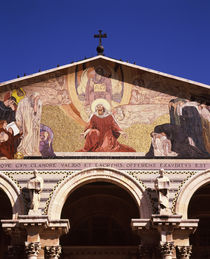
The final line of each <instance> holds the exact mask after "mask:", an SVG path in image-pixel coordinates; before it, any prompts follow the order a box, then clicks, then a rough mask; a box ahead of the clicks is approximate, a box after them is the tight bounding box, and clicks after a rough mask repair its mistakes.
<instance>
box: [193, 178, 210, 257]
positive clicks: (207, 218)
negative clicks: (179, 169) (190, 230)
mask: <svg viewBox="0 0 210 259" xmlns="http://www.w3.org/2000/svg"><path fill="white" fill-rule="evenodd" d="M209 204H210V183H208V184H206V185H203V186H202V187H200V188H199V189H198V190H197V191H196V192H195V193H194V194H193V196H192V198H191V200H190V203H189V207H188V218H193V219H196V218H197V219H199V223H198V228H197V230H196V232H195V233H194V234H193V235H192V236H191V238H190V242H191V244H192V245H193V253H192V257H191V258H192V259H200V258H205V259H210V206H209Z"/></svg>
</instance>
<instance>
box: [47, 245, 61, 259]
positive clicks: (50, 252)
mask: <svg viewBox="0 0 210 259" xmlns="http://www.w3.org/2000/svg"><path fill="white" fill-rule="evenodd" d="M45 255H46V256H47V258H59V257H60V255H61V246H45Z"/></svg>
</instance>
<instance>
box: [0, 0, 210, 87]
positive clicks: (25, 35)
mask: <svg viewBox="0 0 210 259" xmlns="http://www.w3.org/2000/svg"><path fill="white" fill-rule="evenodd" d="M98 29H102V30H103V32H106V33H107V35H108V38H107V39H104V40H103V45H104V48H105V55H106V56H108V57H111V58H116V59H122V60H123V61H129V62H131V63H133V62H136V64H137V65H141V66H144V67H148V68H152V69H155V70H158V71H161V72H166V73H169V74H172V75H176V76H181V77H184V78H187V79H191V80H195V81H198V82H202V83H206V84H210V72H209V71H210V33H209V29H210V1H209V0H158V1H157V0H112V1H111V0H106V1H95V0H86V1H84V0H80V1H76V0H74V1H72V0H51V1H49V0H0V36H1V40H0V82H2V81H6V80H10V79H13V78H16V77H17V75H20V76H23V74H24V73H26V74H27V75H29V74H32V73H35V72H38V70H39V69H41V70H42V71H43V70H46V69H50V68H53V67H56V66H57V64H60V65H65V64H68V63H70V62H72V61H78V60H81V59H83V58H84V57H92V56H95V55H96V46H97V43H98V41H97V39H94V38H93V35H94V33H97V31H98Z"/></svg>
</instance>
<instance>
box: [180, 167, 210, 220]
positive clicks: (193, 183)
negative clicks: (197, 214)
mask: <svg viewBox="0 0 210 259" xmlns="http://www.w3.org/2000/svg"><path fill="white" fill-rule="evenodd" d="M208 183H210V170H207V171H204V172H200V173H199V172H198V173H196V174H195V175H194V176H193V177H191V178H190V179H189V180H188V181H187V182H186V183H185V184H184V185H183V187H182V189H181V191H180V193H179V196H178V199H177V201H176V206H175V213H176V214H180V215H182V217H183V219H187V218H188V215H187V213H188V206H189V202H190V200H191V198H192V196H193V194H194V193H195V192H196V191H197V190H198V189H199V188H200V187H201V186H203V185H205V184H208Z"/></svg>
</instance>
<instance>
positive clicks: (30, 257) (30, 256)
mask: <svg viewBox="0 0 210 259" xmlns="http://www.w3.org/2000/svg"><path fill="white" fill-rule="evenodd" d="M40 250H41V245H40V243H39V242H33V243H28V242H26V243H25V253H26V256H27V259H37V256H38V254H39V251H40Z"/></svg>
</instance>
